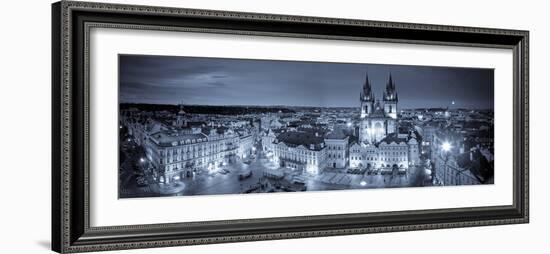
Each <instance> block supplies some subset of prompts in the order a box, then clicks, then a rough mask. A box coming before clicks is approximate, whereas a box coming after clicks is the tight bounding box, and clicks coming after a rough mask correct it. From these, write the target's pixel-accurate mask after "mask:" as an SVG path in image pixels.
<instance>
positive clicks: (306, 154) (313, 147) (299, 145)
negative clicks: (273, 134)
mask: <svg viewBox="0 0 550 254" xmlns="http://www.w3.org/2000/svg"><path fill="white" fill-rule="evenodd" d="M272 148H273V153H274V158H275V162H276V163H278V164H279V165H280V166H281V167H286V168H291V169H297V170H302V171H304V172H307V173H310V174H317V173H319V170H321V169H322V168H323V167H324V166H325V165H326V161H325V160H326V150H327V149H326V145H325V140H324V137H323V136H321V135H319V134H318V133H315V132H310V131H286V132H283V133H281V134H279V135H278V136H277V138H275V140H274V141H273V146H272Z"/></svg>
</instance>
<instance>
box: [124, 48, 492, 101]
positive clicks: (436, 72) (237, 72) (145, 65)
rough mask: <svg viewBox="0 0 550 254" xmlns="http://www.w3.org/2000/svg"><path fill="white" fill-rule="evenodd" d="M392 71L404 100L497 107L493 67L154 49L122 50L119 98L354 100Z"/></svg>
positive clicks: (378, 91) (381, 85)
mask: <svg viewBox="0 0 550 254" xmlns="http://www.w3.org/2000/svg"><path fill="white" fill-rule="evenodd" d="M390 75H391V77H392V79H393V81H394V82H395V86H396V88H397V89H396V90H397V93H398V96H399V104H398V106H399V107H400V108H407V109H409V108H410V109H412V108H447V107H448V108H464V109H479V108H483V109H494V70H493V69H485V68H463V67H444V66H412V65H388V64H357V63H333V62H307V61H282V60H252V59H227V58H208V57H183V56H181V57H180V56H149V55H119V101H123V102H124V103H148V104H179V103H183V104H189V105H193V104H200V105H216V106H229V105H256V106H266V107H268V106H274V105H281V106H290V105H294V106H295V107H327V108H331V107H345V108H350V107H359V106H360V101H359V97H360V92H361V90H362V87H363V84H364V83H365V80H366V78H367V76H368V80H369V83H370V84H371V87H372V91H373V94H374V96H375V98H376V99H377V100H381V99H382V94H383V91H384V89H385V87H386V83H387V81H388V79H389V76H390ZM381 102H382V101H381Z"/></svg>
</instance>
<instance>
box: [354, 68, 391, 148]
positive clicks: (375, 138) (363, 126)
mask: <svg viewBox="0 0 550 254" xmlns="http://www.w3.org/2000/svg"><path fill="white" fill-rule="evenodd" d="M382 100H383V101H382V103H381V102H380V100H376V98H375V96H374V93H373V91H372V86H371V83H370V80H369V76H368V74H367V75H366V78H365V83H364V84H363V89H362V91H361V95H360V102H361V118H360V125H359V126H360V128H359V141H360V142H361V143H365V144H375V143H378V142H380V141H381V140H382V139H383V138H384V137H386V136H387V135H388V134H390V133H397V128H398V126H397V125H398V124H397V102H398V101H399V99H398V97H397V89H396V88H395V83H394V81H393V79H392V76H391V74H390V76H389V79H388V82H387V83H386V89H385V91H384V93H383V94H382Z"/></svg>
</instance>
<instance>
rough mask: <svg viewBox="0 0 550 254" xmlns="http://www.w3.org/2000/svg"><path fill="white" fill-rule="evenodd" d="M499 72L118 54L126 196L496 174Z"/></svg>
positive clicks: (397, 183) (439, 182) (475, 179)
mask: <svg viewBox="0 0 550 254" xmlns="http://www.w3.org/2000/svg"><path fill="white" fill-rule="evenodd" d="M493 75H494V71H493V70H492V69H479V68H455V67H452V68H451V67H432V66H405V65H382V64H356V63H327V62H300V61H278V60H248V59H225V58H203V57H176V56H147V55H119V126H118V128H119V194H118V196H119V198H136V197H164V196H192V195H219V194H240V193H243V194H244V193H268V192H303V191H329V190H350V189H371V188H396V187H424V186H449V185H455V186H456V185H476V184H493V183H494V114H493V109H494V76H493Z"/></svg>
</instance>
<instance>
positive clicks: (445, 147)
mask: <svg viewBox="0 0 550 254" xmlns="http://www.w3.org/2000/svg"><path fill="white" fill-rule="evenodd" d="M451 148H453V146H452V145H451V143H449V142H447V141H445V142H443V144H442V145H441V149H443V151H444V152H449V151H451Z"/></svg>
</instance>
